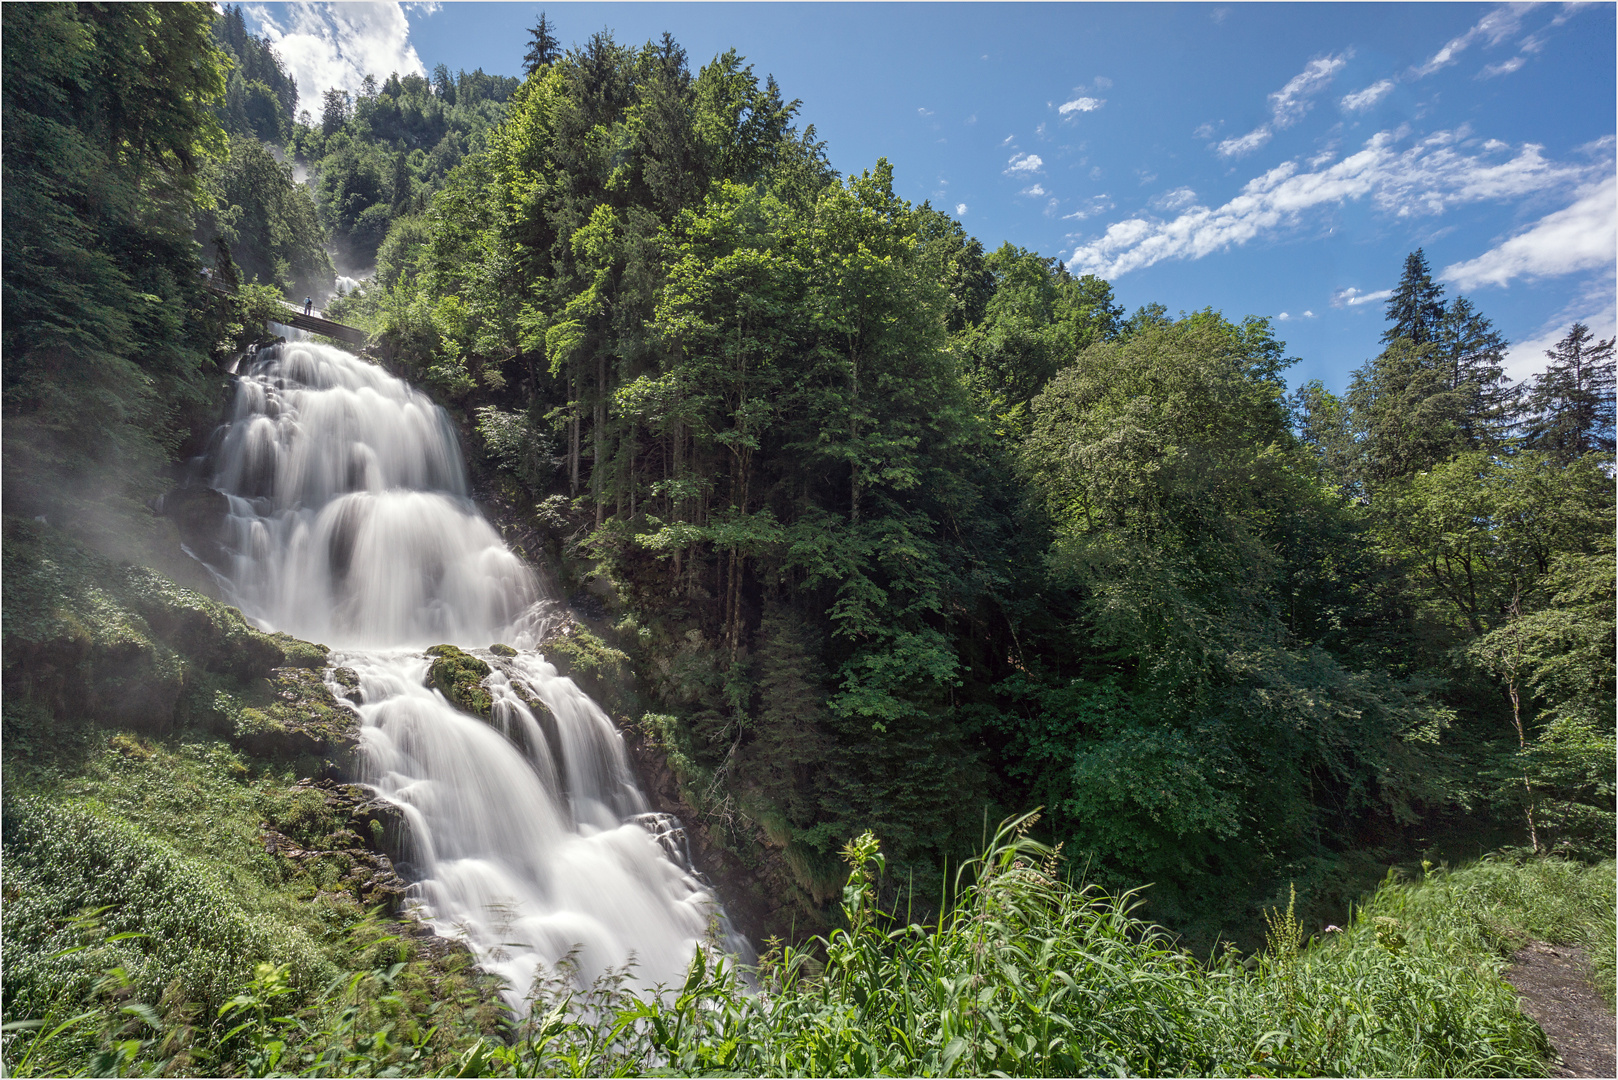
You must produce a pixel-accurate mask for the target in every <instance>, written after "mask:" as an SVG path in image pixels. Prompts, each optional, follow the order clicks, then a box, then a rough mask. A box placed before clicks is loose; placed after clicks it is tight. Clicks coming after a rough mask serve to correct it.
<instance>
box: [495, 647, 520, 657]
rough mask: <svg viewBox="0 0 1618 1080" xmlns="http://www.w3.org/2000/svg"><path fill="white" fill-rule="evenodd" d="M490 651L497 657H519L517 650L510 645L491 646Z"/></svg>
mask: <svg viewBox="0 0 1618 1080" xmlns="http://www.w3.org/2000/svg"><path fill="white" fill-rule="evenodd" d="M489 651H490V652H492V653H494V655H496V656H505V657H511V656H516V655H517V650H516V649H513V648H512V647H511V646H510V645H490V646H489Z"/></svg>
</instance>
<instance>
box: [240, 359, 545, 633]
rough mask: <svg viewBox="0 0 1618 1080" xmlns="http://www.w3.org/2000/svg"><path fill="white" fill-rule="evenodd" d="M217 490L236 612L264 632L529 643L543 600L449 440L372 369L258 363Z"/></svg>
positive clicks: (443, 420) (426, 408) (414, 399)
mask: <svg viewBox="0 0 1618 1080" xmlns="http://www.w3.org/2000/svg"><path fill="white" fill-rule="evenodd" d="M213 486H214V487H217V488H219V489H220V490H222V491H224V492H225V493H226V494H227V495H230V496H231V517H230V529H231V533H232V535H231V537H230V544H229V546H230V547H231V549H232V550H233V559H232V565H231V566H229V567H225V568H221V569H223V570H224V576H225V578H226V579H227V588H228V589H229V591H230V593H231V599H232V600H233V601H234V602H235V603H237V604H238V605H239V606H240V607H241V609H242V611H243V612H244V613H246V614H247V615H248V616H249V617H251V618H254V619H256V620H258V621H259V622H261V623H264V624H265V625H268V626H270V627H272V628H274V629H277V630H286V631H289V632H291V633H293V634H296V635H298V636H300V637H305V638H310V639H312V640H316V641H323V642H326V643H328V644H332V645H340V646H348V647H355V648H387V647H393V646H410V645H430V644H434V643H436V642H440V641H459V642H488V641H492V640H506V641H510V642H512V643H513V644H519V645H521V644H527V643H529V642H528V639H530V638H531V637H532V631H533V626H532V623H533V621H534V620H533V615H534V607H535V604H536V601H538V600H540V599H541V591H540V587H539V584H538V582H537V581H536V580H535V578H534V575H533V573H532V572H531V571H530V570H529V569H528V567H526V566H525V565H524V564H523V562H522V560H520V559H518V558H517V557H516V556H515V555H513V554H512V553H511V552H510V551H508V550H507V549H506V546H505V544H504V543H503V542H502V541H501V539H500V537H499V535H498V534H497V533H496V532H495V530H494V529H493V528H492V527H491V526H490V525H489V523H488V522H487V521H485V520H484V519H483V517H482V516H481V515H480V514H478V513H477V511H476V509H475V508H474V507H473V506H472V503H471V501H470V500H469V499H468V498H467V490H466V470H465V466H464V462H463V460H462V458H461V452H460V448H459V446H458V445H457V443H456V438H455V428H454V425H453V424H451V423H450V420H449V417H448V416H447V415H446V414H445V413H444V410H443V409H441V408H439V407H438V406H436V405H434V404H433V403H432V401H431V399H429V398H428V397H427V396H426V395H425V394H423V393H421V392H420V391H418V390H415V389H413V388H412V387H411V386H410V385H409V384H408V383H405V382H404V381H402V380H400V379H396V378H394V377H393V376H391V375H389V374H387V373H386V372H385V371H383V370H381V369H380V368H378V367H376V366H374V365H372V364H368V363H366V362H364V361H363V360H360V359H358V358H357V357H354V356H351V355H349V354H348V353H346V352H343V351H342V350H340V349H334V348H330V347H327V346H324V345H315V344H311V343H307V342H298V343H294V344H287V345H280V346H275V347H272V348H270V349H266V350H264V351H263V352H261V353H260V354H259V356H258V357H257V358H256V359H255V360H254V361H253V363H252V365H251V366H250V367H249V368H248V370H247V371H246V372H244V373H243V374H242V376H241V378H240V379H239V380H238V382H237V390H236V402H235V406H234V408H233V410H232V415H231V419H230V420H229V422H228V423H227V424H226V425H225V427H224V429H223V430H222V432H221V435H220V438H219V442H218V448H217V451H216V453H215V456H214V473H213ZM525 616H526V618H525Z"/></svg>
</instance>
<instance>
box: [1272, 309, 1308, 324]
mask: <svg viewBox="0 0 1618 1080" xmlns="http://www.w3.org/2000/svg"><path fill="white" fill-rule="evenodd" d="M1314 317H1315V313H1314V312H1312V311H1306V312H1304V313H1303V314H1302V315H1289V314H1287V313H1286V312H1284V311H1283V312H1281V314H1279V315H1277V316H1276V317H1275V320H1276V322H1294V321H1296V320H1298V319H1312V318H1314Z"/></svg>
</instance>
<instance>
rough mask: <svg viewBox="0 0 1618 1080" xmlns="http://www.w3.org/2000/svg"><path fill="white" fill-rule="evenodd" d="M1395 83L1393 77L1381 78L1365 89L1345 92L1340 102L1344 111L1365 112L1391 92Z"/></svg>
mask: <svg viewBox="0 0 1618 1080" xmlns="http://www.w3.org/2000/svg"><path fill="white" fill-rule="evenodd" d="M1395 85H1396V84H1395V83H1394V81H1393V80H1392V79H1381V80H1379V81H1377V82H1374V83H1372V84H1371V85H1370V86H1367V87H1366V88H1365V89H1364V90H1356V91H1354V92H1353V93H1352V94H1344V95H1343V100H1342V101H1340V102H1338V104H1339V105H1341V106H1342V108H1343V111H1344V112H1363V111H1365V110H1366V109H1369V108H1370V107H1371V106H1372V105H1375V104H1376V103H1377V102H1379V101H1381V100H1382V99H1383V98H1385V97H1387V96H1388V95H1389V94H1391V93H1392V92H1393V88H1394V86H1395Z"/></svg>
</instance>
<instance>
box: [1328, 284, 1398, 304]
mask: <svg viewBox="0 0 1618 1080" xmlns="http://www.w3.org/2000/svg"><path fill="white" fill-rule="evenodd" d="M1392 295H1393V290H1392V289H1378V290H1377V291H1376V292H1361V291H1360V290H1359V289H1357V288H1354V287H1353V286H1349V287H1348V288H1346V289H1338V290H1337V291H1336V292H1334V293H1332V294H1331V306H1332V307H1335V308H1340V307H1358V306H1359V305H1361V304H1375V303H1377V302H1378V301H1381V300H1386V299H1387V298H1388V297H1390V296H1392Z"/></svg>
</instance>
